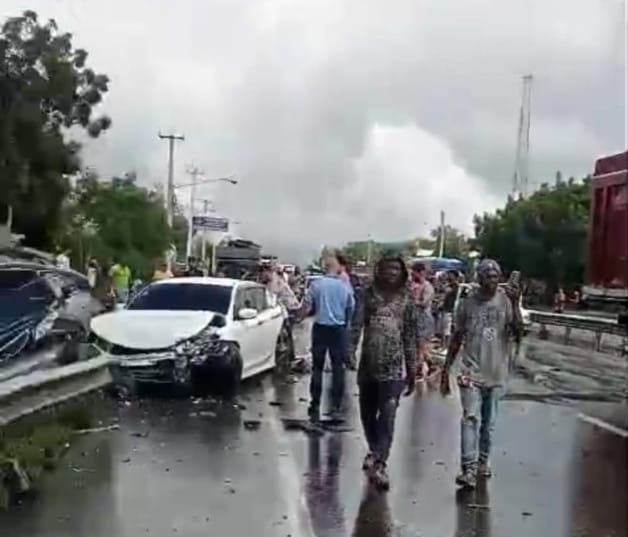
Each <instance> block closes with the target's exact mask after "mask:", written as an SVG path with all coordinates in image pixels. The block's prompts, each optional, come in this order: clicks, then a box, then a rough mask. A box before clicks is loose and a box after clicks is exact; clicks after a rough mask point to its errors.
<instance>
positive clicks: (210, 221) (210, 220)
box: [192, 216, 229, 232]
mask: <svg viewBox="0 0 628 537" xmlns="http://www.w3.org/2000/svg"><path fill="white" fill-rule="evenodd" d="M192 226H193V227H194V228H196V229H203V230H206V231H223V232H227V231H229V220H227V219H226V218H220V217H217V216H194V217H192Z"/></svg>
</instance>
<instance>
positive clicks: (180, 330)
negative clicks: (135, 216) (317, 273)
mask: <svg viewBox="0 0 628 537" xmlns="http://www.w3.org/2000/svg"><path fill="white" fill-rule="evenodd" d="M286 322H287V318H286V315H285V311H284V310H283V308H281V306H280V305H279V304H278V303H277V300H276V298H275V297H274V296H273V295H272V294H270V293H268V292H267V290H266V288H265V287H264V286H262V285H260V284H258V283H256V282H251V281H244V280H235V279H228V278H172V279H167V280H161V281H158V282H154V283H152V284H150V285H147V286H146V287H145V288H144V289H142V290H141V291H140V292H139V293H138V294H137V296H136V297H134V298H133V299H132V300H131V302H130V303H129V305H128V306H127V307H126V308H125V309H123V310H120V311H115V312H112V313H106V314H104V315H101V316H99V317H96V318H94V319H93V320H92V323H91V329H92V336H93V342H94V344H95V345H96V346H97V347H99V348H100V349H101V351H102V352H103V353H105V354H107V355H109V357H110V358H111V359H112V363H113V365H112V374H113V378H114V381H115V382H116V383H118V384H120V385H124V386H127V387H129V388H131V389H135V388H136V387H137V386H138V385H142V384H167V385H171V386H174V387H177V388H180V389H181V390H183V391H185V392H187V391H207V390H216V391H219V392H221V393H222V394H223V395H226V396H233V395H235V393H236V392H237V390H238V386H239V384H240V381H241V380H242V379H246V378H248V377H251V376H254V375H257V374H259V373H261V372H263V371H266V370H269V369H273V368H274V367H275V365H276V364H277V362H278V361H282V360H284V359H285V357H284V356H283V355H282V354H281V353H283V352H286V349H288V348H289V345H288V344H287V341H288V339H289V337H290V333H289V329H288V326H287V324H286Z"/></svg>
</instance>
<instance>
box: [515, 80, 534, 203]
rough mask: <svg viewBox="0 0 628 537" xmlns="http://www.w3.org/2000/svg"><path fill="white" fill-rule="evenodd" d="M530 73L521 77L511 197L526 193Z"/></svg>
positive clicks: (530, 97) (530, 95)
mask: <svg viewBox="0 0 628 537" xmlns="http://www.w3.org/2000/svg"><path fill="white" fill-rule="evenodd" d="M532 80H533V77H532V75H526V76H524V77H523V91H522V94H521V108H520V109H519V129H518V131H517V151H516V154H515V173H514V176H513V178H512V197H513V199H517V198H518V197H519V196H520V195H522V196H526V195H527V194H528V172H529V166H530V116H531V113H532Z"/></svg>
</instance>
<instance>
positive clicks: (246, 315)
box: [238, 308, 257, 321]
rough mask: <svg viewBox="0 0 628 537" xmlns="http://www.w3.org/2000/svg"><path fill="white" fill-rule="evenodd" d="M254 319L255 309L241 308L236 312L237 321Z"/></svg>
mask: <svg viewBox="0 0 628 537" xmlns="http://www.w3.org/2000/svg"><path fill="white" fill-rule="evenodd" d="M255 317H257V310H256V309H255V308H241V309H239V310H238V319H242V320H243V321H246V320H249V319H255Z"/></svg>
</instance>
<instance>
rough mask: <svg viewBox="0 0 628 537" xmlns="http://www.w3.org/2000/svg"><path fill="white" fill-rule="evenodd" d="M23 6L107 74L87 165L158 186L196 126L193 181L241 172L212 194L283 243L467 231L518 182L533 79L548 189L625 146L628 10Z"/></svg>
mask: <svg viewBox="0 0 628 537" xmlns="http://www.w3.org/2000/svg"><path fill="white" fill-rule="evenodd" d="M26 8H31V9H36V10H37V11H38V12H39V13H40V14H41V16H42V17H48V16H54V17H55V18H56V19H57V20H58V22H59V25H60V27H61V28H62V29H63V30H69V31H71V32H72V33H73V34H74V36H75V44H76V45H77V46H82V47H85V48H86V49H87V50H88V51H89V52H90V58H89V60H90V62H91V64H92V66H93V67H94V68H95V69H97V70H99V71H104V72H106V73H108V74H109V75H110V76H111V79H112V84H111V91H110V95H109V96H108V97H107V99H106V101H105V108H106V109H107V111H108V112H110V114H111V116H112V118H113V121H114V124H113V129H112V130H111V132H109V133H107V135H106V136H104V137H102V138H101V139H99V140H96V141H90V142H89V144H88V146H87V147H86V151H85V160H86V162H87V163H89V164H94V165H96V166H97V167H98V168H99V169H101V170H103V171H104V172H105V173H119V172H121V171H124V170H127V169H130V168H133V169H136V170H137V171H138V172H139V175H140V178H141V180H143V181H145V182H146V183H153V182H154V181H157V180H163V178H164V175H165V172H166V146H165V144H164V143H163V142H161V141H160V140H159V139H158V138H157V131H158V130H160V129H161V130H175V131H179V132H184V133H185V135H186V141H185V142H184V143H181V144H179V145H178V146H177V154H176V155H177V175H178V178H179V180H183V179H182V176H183V174H184V170H185V167H186V165H188V164H189V163H192V162H193V163H195V164H197V165H198V166H200V167H202V168H203V169H204V170H205V171H206V172H207V174H208V176H213V175H216V176H219V175H225V174H231V173H235V174H237V176H238V177H239V178H240V180H241V184H240V185H239V186H238V187H236V188H230V187H226V186H225V187H222V186H221V187H220V188H214V190H210V188H209V187H208V188H206V189H204V194H205V195H207V196H209V195H215V196H216V197H217V198H218V205H219V207H221V208H222V209H223V212H225V213H227V214H230V215H233V216H234V217H236V218H238V219H239V220H242V222H243V223H242V225H241V226H240V227H241V229H242V230H243V232H245V233H247V234H250V235H251V236H252V238H256V239H259V240H261V241H266V242H269V241H271V242H272V245H273V247H274V248H277V249H281V250H282V251H283V252H288V251H294V252H299V253H302V252H304V251H305V250H307V249H308V248H316V247H318V246H320V244H321V243H322V242H334V243H338V242H340V241H341V240H344V239H345V238H360V237H361V236H364V234H365V233H367V232H370V233H372V234H373V235H374V236H385V237H386V238H394V237H400V238H402V237H406V236H408V235H411V234H413V233H416V232H417V231H421V230H422V229H423V222H428V225H427V227H432V226H434V225H436V224H437V221H438V211H439V210H440V208H441V207H447V212H448V217H450V219H451V221H452V222H453V223H455V224H456V225H459V226H461V227H464V228H465V229H468V228H469V226H470V218H471V216H472V214H473V213H474V212H475V211H478V210H481V209H483V208H485V207H491V206H494V205H495V203H498V202H499V200H500V199H503V198H504V196H505V194H506V193H507V192H508V190H509V189H510V181H509V179H510V177H511V176H512V165H513V160H514V145H515V133H516V121H517V113H518V106H519V92H520V77H521V75H523V74H525V73H528V72H532V73H534V74H535V76H536V80H535V88H534V94H533V107H534V109H533V119H532V142H531V146H532V155H531V161H532V166H531V169H532V171H533V173H534V175H535V178H538V180H539V181H540V180H542V179H543V178H547V177H551V176H553V173H554V171H555V170H556V169H558V168H560V169H562V171H563V172H564V173H565V174H566V175H570V174H580V173H586V172H588V171H589V170H590V167H591V164H592V162H593V160H594V158H595V157H596V155H597V153H599V152H602V153H606V152H609V151H612V150H614V149H616V148H621V146H622V144H623V143H625V141H624V140H623V119H622V117H623V114H622V110H621V109H622V107H623V106H624V102H623V97H624V93H623V86H622V84H623V64H622V62H623V52H622V43H623V35H624V33H625V31H626V29H625V28H624V27H623V25H622V24H623V22H622V21H623V2H622V0H587V1H584V0H582V1H574V0H552V1H550V2H548V1H547V0H466V1H464V2H461V1H460V0H395V1H394V2H386V3H382V2H381V0H189V1H188V2H184V3H174V2H168V1H166V0H133V1H132V2H122V0H110V1H109V2H102V1H98V0H29V1H26V0H4V2H3V9H2V13H3V14H4V13H7V14H8V13H12V14H15V13H19V11H20V10H22V9H26ZM366 224H368V227H369V229H368V231H367V230H366ZM297 247H298V248H297Z"/></svg>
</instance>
